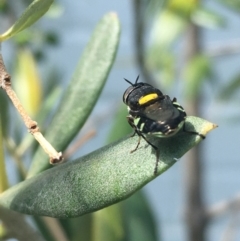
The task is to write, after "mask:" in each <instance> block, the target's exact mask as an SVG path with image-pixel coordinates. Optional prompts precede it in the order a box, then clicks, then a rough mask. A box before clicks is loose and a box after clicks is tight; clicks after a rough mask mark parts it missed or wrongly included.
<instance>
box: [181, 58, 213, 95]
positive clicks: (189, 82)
mask: <svg viewBox="0 0 240 241" xmlns="http://www.w3.org/2000/svg"><path fill="white" fill-rule="evenodd" d="M211 76H212V71H211V64H210V60H209V58H208V57H207V56H204V55H197V56H196V57H195V58H194V59H192V61H191V62H190V63H189V64H188V65H187V66H186V68H185V74H184V81H185V85H184V86H185V88H184V90H185V93H184V96H185V97H186V98H187V99H194V98H195V96H198V94H199V92H200V90H201V87H202V84H203V83H204V81H205V80H206V79H210V78H211Z"/></svg>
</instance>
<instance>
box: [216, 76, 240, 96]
mask: <svg viewBox="0 0 240 241" xmlns="http://www.w3.org/2000/svg"><path fill="white" fill-rule="evenodd" d="M239 90H240V74H239V73H238V74H237V75H236V76H234V78H233V79H231V80H229V82H228V83H227V84H226V85H225V86H224V87H223V88H222V89H221V90H220V94H219V98H220V99H221V100H225V101H229V100H233V99H234V98H236V99H237V100H239Z"/></svg>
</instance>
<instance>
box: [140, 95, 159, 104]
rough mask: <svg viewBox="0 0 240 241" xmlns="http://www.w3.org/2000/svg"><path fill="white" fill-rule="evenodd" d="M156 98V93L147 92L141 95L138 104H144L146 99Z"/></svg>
mask: <svg viewBox="0 0 240 241" xmlns="http://www.w3.org/2000/svg"><path fill="white" fill-rule="evenodd" d="M157 98H158V95H157V94H156V93H153V94H148V95H145V96H143V97H141V98H140V99H139V101H138V103H139V104H140V105H144V104H146V103H147V102H148V101H150V100H154V99H157Z"/></svg>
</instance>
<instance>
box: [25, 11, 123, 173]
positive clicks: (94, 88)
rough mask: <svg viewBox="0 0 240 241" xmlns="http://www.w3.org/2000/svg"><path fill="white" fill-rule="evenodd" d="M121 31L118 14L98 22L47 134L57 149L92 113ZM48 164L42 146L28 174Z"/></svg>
mask: <svg viewBox="0 0 240 241" xmlns="http://www.w3.org/2000/svg"><path fill="white" fill-rule="evenodd" d="M119 34H120V25H119V21H118V18H117V16H116V14H115V13H109V14H107V15H106V16H105V17H103V19H102V20H101V21H100V22H99V24H98V25H97V27H96V29H95V31H94V33H93V35H92V37H91V40H90V42H89V43H88V45H87V47H86V49H85V51H84V53H83V55H82V58H81V60H80V62H79V64H78V66H77V69H76V71H75V73H74V75H73V78H72V80H71V83H70V84H69V86H68V88H67V90H66V91H65V94H64V96H63V98H62V100H61V103H60V105H59V108H58V110H57V111H56V114H55V116H54V118H53V120H52V122H51V124H50V125H49V127H48V130H47V133H46V135H45V137H46V139H47V140H48V141H49V142H50V143H51V144H52V145H53V146H54V148H55V149H56V150H58V151H63V150H64V149H65V148H66V147H67V145H68V144H69V143H70V142H71V141H72V139H73V138H74V136H75V135H76V134H77V133H78V132H79V130H80V128H81V127H82V126H83V124H84V123H85V121H86V119H87V117H88V116H89V115H90V113H91V111H92V109H93V107H94V105H95V103H96V101H97V99H98V97H99V95H100V93H101V91H102V88H103V86H104V84H105V82H106V79H107V76H108V74H109V71H110V69H111V66H112V64H113V61H114V59H115V55H116V52H117V48H118V43H119ZM48 167H49V160H48V157H47V156H46V155H45V153H44V152H43V150H42V149H41V148H39V149H38V151H37V152H36V154H35V156H34V158H33V163H32V166H31V168H30V171H29V177H30V176H33V175H35V174H37V173H39V172H41V171H43V170H45V169H47V168H48Z"/></svg>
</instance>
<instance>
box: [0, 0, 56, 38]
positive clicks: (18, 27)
mask: <svg viewBox="0 0 240 241" xmlns="http://www.w3.org/2000/svg"><path fill="white" fill-rule="evenodd" d="M52 3H53V0H35V1H33V2H32V3H31V4H30V5H29V6H28V7H27V9H26V10H25V12H24V13H23V14H22V15H21V16H20V18H19V19H18V20H17V21H16V22H15V23H14V24H13V26H12V27H11V28H9V29H8V30H7V31H6V32H5V33H3V34H1V35H0V41H4V40H6V39H9V38H10V37H12V36H13V35H15V34H17V33H19V32H20V31H22V30H24V29H25V28H27V27H30V26H31V25H32V24H34V23H35V22H36V21H37V20H38V19H39V18H41V17H42V16H43V15H44V14H45V13H46V12H47V11H48V9H49V7H50V6H51V5H52Z"/></svg>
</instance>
